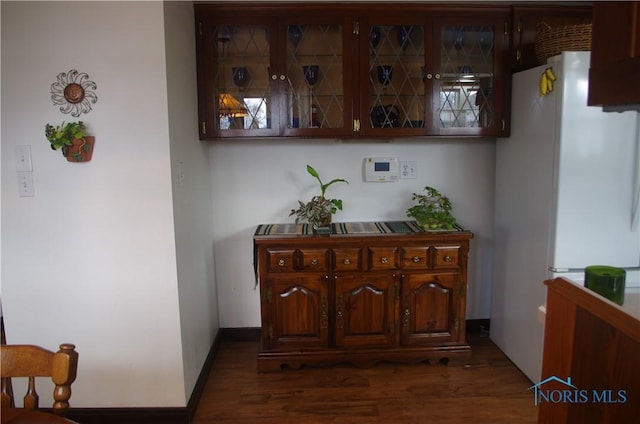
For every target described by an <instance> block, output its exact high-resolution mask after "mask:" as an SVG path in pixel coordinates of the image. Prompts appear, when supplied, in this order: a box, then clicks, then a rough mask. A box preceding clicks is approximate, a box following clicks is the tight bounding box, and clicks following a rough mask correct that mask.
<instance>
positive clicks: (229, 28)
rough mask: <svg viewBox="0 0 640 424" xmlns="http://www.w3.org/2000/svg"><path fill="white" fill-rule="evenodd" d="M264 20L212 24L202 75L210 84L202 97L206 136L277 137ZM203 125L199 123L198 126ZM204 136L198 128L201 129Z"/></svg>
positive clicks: (272, 28) (268, 32)
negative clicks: (208, 56)
mask: <svg viewBox="0 0 640 424" xmlns="http://www.w3.org/2000/svg"><path fill="white" fill-rule="evenodd" d="M275 28H276V27H275V25H271V24H270V21H269V20H264V19H263V20H262V21H261V22H256V23H246V24H238V23H236V22H229V23H227V22H216V23H214V24H212V26H211V31H210V32H209V33H208V34H207V36H208V37H210V38H209V39H208V40H207V41H208V43H210V45H211V48H210V49H209V51H210V54H211V56H212V57H211V58H210V59H211V60H210V61H209V62H207V64H209V66H208V68H207V70H206V71H205V72H207V73H209V75H208V76H209V80H210V81H212V82H211V85H212V87H210V89H209V90H207V91H206V95H207V96H210V97H212V99H206V101H210V103H211V105H213V107H209V108H208V110H207V114H208V116H206V118H205V125H207V126H209V127H213V128H204V131H206V134H207V136H211V135H212V136H214V137H254V136H269V135H277V133H278V118H277V115H276V114H274V111H276V110H277V101H276V99H277V90H276V88H277V86H276V85H275V84H274V82H273V81H272V79H271V74H270V68H271V62H272V58H271V54H272V44H273V43H272V36H273V34H274V32H275ZM201 125H202V124H201ZM201 132H203V128H201Z"/></svg>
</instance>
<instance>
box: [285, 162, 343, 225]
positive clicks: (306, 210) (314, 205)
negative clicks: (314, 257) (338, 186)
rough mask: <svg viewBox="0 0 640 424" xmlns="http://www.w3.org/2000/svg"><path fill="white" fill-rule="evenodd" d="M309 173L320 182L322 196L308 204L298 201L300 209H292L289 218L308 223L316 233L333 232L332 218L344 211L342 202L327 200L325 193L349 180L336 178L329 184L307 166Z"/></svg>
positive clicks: (316, 197)
mask: <svg viewBox="0 0 640 424" xmlns="http://www.w3.org/2000/svg"><path fill="white" fill-rule="evenodd" d="M307 172H308V173H309V174H310V175H311V176H312V177H314V178H315V179H316V180H318V184H319V185H320V195H319V196H313V197H312V198H311V200H310V201H309V202H307V203H304V202H301V201H299V200H298V203H299V207H298V209H291V213H290V214H289V216H292V215H295V216H296V223H297V222H299V221H301V220H302V221H307V222H308V223H309V224H311V225H312V226H313V229H314V231H315V232H316V233H320V234H325V233H330V232H331V216H332V215H333V214H334V213H336V212H337V211H338V210H342V200H340V199H327V198H326V197H325V193H326V191H327V188H329V186H331V185H332V184H335V183H347V184H349V182H348V181H347V180H344V179H342V178H335V179H333V180H331V181H329V182H328V183H323V182H322V180H321V179H320V174H318V171H316V170H315V169H314V168H313V167H312V166H311V165H307Z"/></svg>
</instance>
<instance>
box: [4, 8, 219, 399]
mask: <svg viewBox="0 0 640 424" xmlns="http://www.w3.org/2000/svg"><path fill="white" fill-rule="evenodd" d="M1 7H2V63H3V66H2V91H3V93H2V94H3V95H2V123H3V126H2V303H3V313H4V317H5V320H6V329H7V337H8V340H9V342H11V343H35V344H39V345H43V346H46V347H49V348H51V349H55V348H57V345H58V344H59V343H61V342H72V343H75V344H76V345H77V349H78V351H79V352H80V363H79V372H78V379H77V381H76V383H75V384H74V386H73V397H72V405H73V406H74V407H127V406H135V407H144V406H149V407H159V406H163V407H170V406H185V405H186V400H187V397H188V395H189V394H190V393H191V390H192V386H193V384H194V383H195V377H196V375H197V372H199V370H200V369H201V367H202V362H203V360H204V356H205V355H206V353H207V352H208V350H209V347H210V346H211V341H212V335H213V333H214V331H215V329H214V326H216V324H217V323H216V322H215V315H216V310H215V306H214V304H215V293H214V289H213V288H211V287H214V286H213V281H212V280H213V270H212V260H211V259H209V257H210V256H211V254H212V241H211V232H212V230H211V228H210V227H211V219H210V206H208V208H207V207H206V206H207V205H210V203H211V202H210V199H209V196H208V195H207V193H208V192H210V188H209V185H208V184H207V182H206V181H207V180H208V177H209V169H208V164H207V163H206V162H207V159H206V152H202V146H201V145H200V143H199V142H198V141H197V134H196V128H195V125H194V122H196V118H195V91H194V87H195V74H194V69H195V67H194V65H193V57H194V56H193V38H192V37H193V36H192V34H193V32H192V28H193V23H192V20H191V19H192V18H191V15H190V13H192V12H191V9H190V5H189V4H188V3H187V4H183V5H167V7H168V10H170V11H171V12H172V13H176V15H175V16H172V17H167V19H168V20H167V24H166V35H167V37H168V40H170V41H168V42H167V49H168V50H169V51H168V53H167V54H168V57H170V58H171V60H172V61H173V60H176V61H179V60H181V59H185V60H187V61H188V63H186V64H185V63H180V62H176V63H172V64H171V65H170V66H167V57H165V16H164V8H163V4H162V3H161V2H68V3H65V2H38V3H36V2H6V1H5V2H2V5H1ZM174 19H175V20H174ZM187 34H188V35H187ZM185 48H186V49H187V50H185V51H181V49H185ZM72 68H75V69H78V70H79V71H81V72H87V73H88V74H89V76H90V79H91V80H93V81H95V82H96V83H97V85H98V89H97V91H96V92H97V95H98V103H97V104H95V105H94V110H93V111H92V112H90V113H89V114H86V115H82V116H81V117H80V119H82V120H84V121H85V122H86V123H87V124H88V127H89V129H90V132H91V133H92V134H93V135H95V136H96V147H95V151H94V158H93V160H92V161H91V162H89V163H84V164H72V163H68V162H67V161H66V160H65V159H64V158H63V157H62V155H61V154H60V152H54V151H52V150H51V149H50V148H49V146H48V142H47V141H46V140H45V138H44V125H45V123H47V122H51V123H60V122H62V121H63V120H67V121H69V120H71V119H73V118H72V117H71V116H70V115H64V114H62V113H61V112H60V111H58V109H57V108H56V107H55V106H54V105H53V104H52V102H51V100H50V94H49V89H50V86H51V84H52V83H53V82H54V81H55V80H56V77H57V75H58V74H59V73H60V72H66V71H69V70H70V69H72ZM168 93H169V94H171V95H172V99H171V103H170V104H169V103H168ZM169 117H170V118H171V125H169V119H168V118H169ZM16 145H29V146H31V152H32V161H33V176H34V185H35V196H34V197H30V198H20V197H18V195H17V184H16V174H15V163H14V148H15V146H16ZM170 153H175V154H176V157H177V158H178V160H180V161H182V162H183V163H184V164H185V167H186V170H187V171H186V172H185V178H184V179H183V180H182V182H181V183H180V184H178V185H176V186H173V187H172V165H174V163H173V162H172V160H171V157H170ZM200 155H202V156H200ZM203 176H204V177H203ZM196 179H203V180H204V181H205V182H204V183H200V182H196ZM190 184H192V185H193V186H190ZM172 188H174V189H175V192H176V193H175V197H174V196H173V195H172ZM196 192H197V193H204V196H203V198H202V200H200V198H199V197H198V195H196V194H194V193H196ZM203 204H204V205H205V208H203V210H202V211H200V210H199V209H198V211H196V212H192V211H191V210H190V205H193V206H194V208H200V207H201V206H202V205H203ZM174 206H175V225H174ZM205 217H206V218H205ZM189 221H191V223H189ZM199 224H203V225H199ZM197 227H200V228H202V229H203V230H202V233H201V234H200V235H199V236H198V237H195V238H194V239H193V240H190V237H191V236H192V235H193V234H194V233H196V232H197ZM207 237H209V238H208V240H207ZM207 248H208V251H207V250H206V249H207ZM194 253H197V254H198V255H200V256H195V255H194ZM198 259H199V260H198ZM193 267H195V269H194V268H193ZM181 325H182V328H181ZM215 328H217V326H216V327H215ZM183 355H184V356H183ZM183 364H184V369H183ZM43 393H46V392H43ZM41 396H42V399H41V402H42V403H43V404H46V403H47V402H48V400H47V399H46V395H43V394H41Z"/></svg>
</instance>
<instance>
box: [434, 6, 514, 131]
mask: <svg viewBox="0 0 640 424" xmlns="http://www.w3.org/2000/svg"><path fill="white" fill-rule="evenodd" d="M435 22H436V25H434V38H433V40H434V42H435V46H434V51H433V62H432V63H433V65H432V67H428V68H429V69H428V70H427V74H426V76H427V81H428V82H429V83H430V84H431V87H430V89H431V90H432V102H431V105H430V106H431V107H430V109H431V120H430V121H431V125H432V131H431V132H432V133H433V134H438V135H473V136H483V135H487V136H488V135H498V136H499V135H503V134H506V131H507V128H506V127H507V117H506V116H505V114H506V112H507V111H505V110H504V109H503V100H504V96H506V93H505V90H506V87H505V84H504V81H505V79H506V77H505V76H504V75H503V74H502V72H503V69H505V66H504V62H503V61H504V58H505V51H506V49H507V46H508V42H507V40H508V34H507V32H506V30H505V27H504V25H505V23H504V22H505V21H504V20H502V19H491V18H490V19H482V18H475V20H474V19H467V20H465V19H461V18H460V17H455V18H442V19H436V20H435Z"/></svg>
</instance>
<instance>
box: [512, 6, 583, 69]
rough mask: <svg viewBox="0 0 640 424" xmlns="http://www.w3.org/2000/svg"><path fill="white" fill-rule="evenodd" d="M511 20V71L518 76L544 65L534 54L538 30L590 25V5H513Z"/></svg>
mask: <svg viewBox="0 0 640 424" xmlns="http://www.w3.org/2000/svg"><path fill="white" fill-rule="evenodd" d="M582 3H584V2H582ZM589 3H590V2H589ZM512 19H513V22H512V28H513V29H512V31H511V35H512V42H511V68H512V70H513V72H517V71H522V70H525V69H530V68H535V67H536V66H538V65H543V63H540V62H539V61H538V59H537V57H536V53H535V39H536V33H537V32H538V31H539V30H541V29H543V28H544V27H546V26H549V27H551V28H556V27H559V26H564V25H575V24H587V23H591V5H590V4H588V5H584V4H571V5H569V4H566V3H565V4H562V5H555V4H549V3H547V4H544V5H531V4H529V5H514V6H513V13H512Z"/></svg>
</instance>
